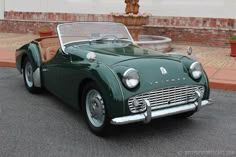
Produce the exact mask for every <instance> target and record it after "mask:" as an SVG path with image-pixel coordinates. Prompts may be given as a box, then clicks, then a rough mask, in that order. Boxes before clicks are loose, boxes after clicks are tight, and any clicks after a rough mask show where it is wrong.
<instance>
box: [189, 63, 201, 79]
mask: <svg viewBox="0 0 236 157" xmlns="http://www.w3.org/2000/svg"><path fill="white" fill-rule="evenodd" d="M190 75H191V76H192V78H193V79H195V80H197V79H199V78H201V77H202V66H201V64H200V63H198V62H194V63H192V64H191V66H190Z"/></svg>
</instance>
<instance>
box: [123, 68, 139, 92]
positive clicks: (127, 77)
mask: <svg viewBox="0 0 236 157" xmlns="http://www.w3.org/2000/svg"><path fill="white" fill-rule="evenodd" d="M132 73H134V74H135V75H136V76H135V78H134V77H133V76H131V75H132ZM139 79H140V77H139V74H138V71H137V70H136V69H134V68H129V69H127V70H126V71H125V72H124V74H123V78H122V82H123V84H124V85H125V87H127V88H129V89H132V88H135V87H137V86H138V84H139ZM135 81H136V82H135Z"/></svg>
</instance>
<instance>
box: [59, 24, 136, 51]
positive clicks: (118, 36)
mask: <svg viewBox="0 0 236 157" xmlns="http://www.w3.org/2000/svg"><path fill="white" fill-rule="evenodd" d="M57 31H58V36H59V39H60V44H61V47H62V48H63V49H64V48H65V46H66V45H67V44H71V43H77V42H82V41H97V40H128V41H132V42H133V39H132V37H131V35H130V33H129V32H128V30H127V28H126V27H125V26H124V25H123V24H121V23H112V22H74V23H65V24H59V25H58V26H57Z"/></svg>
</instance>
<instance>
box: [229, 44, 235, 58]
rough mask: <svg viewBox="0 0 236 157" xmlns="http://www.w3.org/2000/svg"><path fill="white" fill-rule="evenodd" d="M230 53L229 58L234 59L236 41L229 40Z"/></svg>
mask: <svg viewBox="0 0 236 157" xmlns="http://www.w3.org/2000/svg"><path fill="white" fill-rule="evenodd" d="M229 43H230V47H231V53H230V56H232V57H236V40H230V41H229Z"/></svg>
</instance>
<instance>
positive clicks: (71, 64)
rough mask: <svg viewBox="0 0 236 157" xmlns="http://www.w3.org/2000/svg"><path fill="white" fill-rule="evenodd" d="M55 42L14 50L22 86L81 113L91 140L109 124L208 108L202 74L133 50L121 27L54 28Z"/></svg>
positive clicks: (173, 58)
mask: <svg viewBox="0 0 236 157" xmlns="http://www.w3.org/2000/svg"><path fill="white" fill-rule="evenodd" d="M57 33H58V36H52V37H45V38H38V39H35V40H34V41H32V42H30V43H28V44H26V45H24V46H22V47H21V48H19V49H17V50H16V63H17V69H18V70H19V71H20V72H21V73H23V78H24V82H25V86H26V88H27V89H28V90H29V91H30V92H32V93H35V92H37V91H38V90H39V89H40V88H44V89H46V90H48V91H50V92H51V93H53V94H54V95H56V96H57V97H59V98H60V99H62V100H64V102H65V103H66V104H69V105H71V106H72V107H74V108H77V109H81V110H82V111H83V113H84V114H85V116H86V119H87V123H88V126H89V128H90V129H91V130H92V132H94V133H95V134H97V135H101V134H103V133H104V132H105V130H106V129H107V127H108V126H109V125H110V124H113V125H122V124H128V123H134V122H144V123H149V122H150V121H151V119H154V118H160V117H165V116H170V115H175V116H176V117H189V116H191V115H193V114H194V113H195V112H197V111H199V110H200V109H201V108H202V107H204V106H207V105H209V104H212V101H211V99H209V94H210V89H209V82H208V78H207V76H206V73H205V72H204V70H203V69H202V66H201V64H200V63H198V62H196V61H194V60H192V59H191V58H189V57H187V56H183V55H180V54H174V53H172V54H171V53H169V54H168V53H167V54H163V53H159V52H157V51H153V50H149V49H145V48H142V47H139V46H138V45H137V44H136V43H135V42H134V41H133V39H132V37H131V35H130V33H129V32H128V30H127V28H126V27H125V26H124V25H123V24H120V23H110V22H74V23H65V24H59V25H58V26H57Z"/></svg>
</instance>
